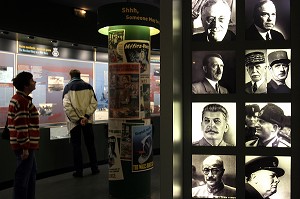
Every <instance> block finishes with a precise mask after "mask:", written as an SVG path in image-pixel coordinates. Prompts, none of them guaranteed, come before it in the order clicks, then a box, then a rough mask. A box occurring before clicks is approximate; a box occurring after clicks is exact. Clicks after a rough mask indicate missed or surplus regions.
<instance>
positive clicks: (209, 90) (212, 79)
mask: <svg viewBox="0 0 300 199" xmlns="http://www.w3.org/2000/svg"><path fill="white" fill-rule="evenodd" d="M202 67H203V71H204V73H205V77H204V78H203V80H202V81H200V82H196V83H193V84H192V92H193V93H194V94H228V90H227V89H226V88H225V87H223V86H221V85H220V84H219V81H220V80H221V78H222V75H223V67H224V62H223V58H222V56H221V55H219V54H217V53H213V54H208V55H206V56H205V57H204V58H203V61H202Z"/></svg>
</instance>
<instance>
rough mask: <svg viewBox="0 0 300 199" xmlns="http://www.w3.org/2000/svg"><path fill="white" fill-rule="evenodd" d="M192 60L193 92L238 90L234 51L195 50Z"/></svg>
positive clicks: (223, 92)
mask: <svg viewBox="0 0 300 199" xmlns="http://www.w3.org/2000/svg"><path fill="white" fill-rule="evenodd" d="M192 60H193V63H192V93H193V94H228V93H235V92H236V75H235V74H236V60H235V52H234V51H193V52H192Z"/></svg>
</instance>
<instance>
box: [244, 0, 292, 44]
mask: <svg viewBox="0 0 300 199" xmlns="http://www.w3.org/2000/svg"><path fill="white" fill-rule="evenodd" d="M245 19H246V23H245V26H246V30H245V39H246V40H257V41H279V40H289V39H290V24H291V23H290V0H284V1H282V0H245Z"/></svg>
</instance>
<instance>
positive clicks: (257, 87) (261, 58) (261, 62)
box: [245, 50, 267, 94]
mask: <svg viewBox="0 0 300 199" xmlns="http://www.w3.org/2000/svg"><path fill="white" fill-rule="evenodd" d="M265 55H266V50H246V52H245V67H246V70H245V71H246V74H245V82H246V85H245V92H246V93H250V94H263V93H267V73H266V69H267V63H266V57H265Z"/></svg>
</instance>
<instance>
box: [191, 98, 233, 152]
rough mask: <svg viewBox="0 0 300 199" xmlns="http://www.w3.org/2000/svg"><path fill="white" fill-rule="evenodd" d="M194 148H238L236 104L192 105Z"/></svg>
mask: <svg viewBox="0 0 300 199" xmlns="http://www.w3.org/2000/svg"><path fill="white" fill-rule="evenodd" d="M192 145H193V146H236V104H235V103H233V102H224V103H219V102H210V103H206V102H205V103H202V102H194V103H192Z"/></svg>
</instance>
